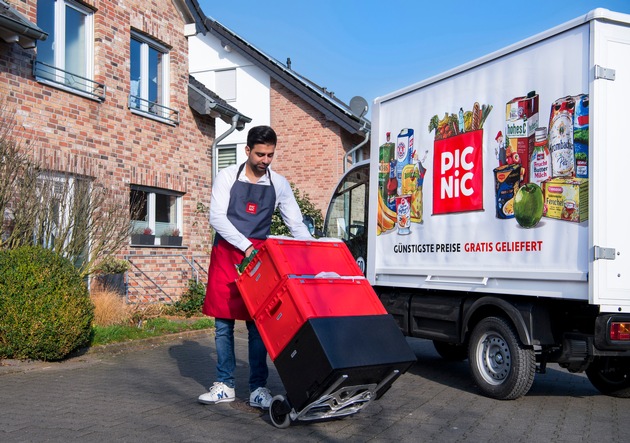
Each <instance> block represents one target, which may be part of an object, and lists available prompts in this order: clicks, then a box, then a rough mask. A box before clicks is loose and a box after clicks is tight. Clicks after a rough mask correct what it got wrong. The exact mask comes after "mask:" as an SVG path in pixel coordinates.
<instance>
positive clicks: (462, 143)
mask: <svg viewBox="0 0 630 443" xmlns="http://www.w3.org/2000/svg"><path fill="white" fill-rule="evenodd" d="M530 91H531V93H530ZM533 91H535V92H533ZM568 97H571V98H570V99H569V98H568ZM629 105H630V15H626V14H620V13H614V12H611V11H608V10H604V9H596V10H594V11H592V12H590V13H589V14H586V15H585V16H583V17H580V18H577V19H575V20H572V21H570V22H567V23H565V24H563V25H561V26H558V27H556V28H553V29H550V30H548V31H546V32H543V33H541V34H538V35H536V36H534V37H531V38H529V39H526V40H524V41H521V42H519V43H517V44H514V45H512V46H509V47H507V48H505V49H503V50H500V51H497V52H494V53H492V54H489V55H487V56H485V57H482V58H480V59H477V60H475V61H473V62H470V63H467V64H465V65H462V66H460V67H458V68H455V69H453V70H450V71H448V72H445V73H443V74H441V75H437V76H435V77H432V78H430V79H428V80H425V81H422V82H420V83H416V84H413V85H411V86H409V87H406V88H403V89H401V90H398V91H395V92H393V93H391V94H388V95H385V96H383V97H379V98H377V99H376V100H375V101H374V105H373V108H372V144H371V154H370V160H369V188H368V189H366V193H365V197H362V196H361V195H360V194H361V192H358V191H357V190H358V189H360V187H358V186H356V185H354V184H353V185H351V184H350V181H354V182H356V183H360V182H361V174H360V173H359V172H360V171H362V170H363V171H367V170H366V167H367V166H366V165H365V164H364V165H358V166H357V167H356V168H355V170H350V171H349V172H348V174H347V176H346V178H345V179H342V182H341V183H340V185H339V187H338V188H337V191H336V194H335V195H334V196H333V201H332V202H331V206H330V208H329V213H328V214H327V220H326V225H327V226H326V227H325V230H326V235H329V236H341V237H344V233H345V228H346V227H348V228H349V231H348V232H349V233H348V235H347V236H346V237H344V238H345V239H346V240H348V244H349V247H350V249H351V250H352V251H353V253H354V254H355V256H357V259H358V261H359V263H360V264H362V263H365V270H366V276H367V277H368V279H369V281H370V283H371V284H372V285H373V286H374V288H375V289H376V290H377V292H378V293H379V295H380V297H381V300H382V301H383V303H384V305H385V306H386V308H387V309H388V310H389V311H390V312H391V313H392V314H393V315H394V316H395V317H397V320H398V322H399V324H400V326H401V329H402V330H403V332H405V333H406V334H407V335H412V336H417V337H423V338H429V339H433V340H434V343H436V349H438V352H440V354H442V355H443V356H445V355H450V356H455V355H458V356H462V357H463V354H462V353H461V352H459V353H449V352H448V348H446V347H445V346H444V345H445V344H446V345H452V346H453V350H455V349H456V348H461V349H460V351H461V350H462V349H467V354H466V356H467V357H468V358H469V360H470V363H471V369H472V372H473V376H474V377H475V381H476V382H477V384H478V385H480V388H481V390H482V391H483V392H484V393H485V394H487V395H489V396H492V397H495V398H502V399H511V398H516V397H518V396H520V395H524V394H525V393H526V392H527V391H528V390H529V387H530V386H531V383H532V381H533V377H534V375H533V374H534V368H533V366H532V365H534V364H535V363H534V362H537V364H538V365H539V366H538V367H537V368H536V369H538V371H539V372H544V369H545V364H546V363H547V362H550V361H557V362H559V363H560V364H561V365H563V366H564V367H567V368H568V369H569V370H571V371H584V370H586V371H587V374H588V375H589V378H590V379H591V381H593V384H595V385H596V387H598V388H599V389H600V390H601V391H602V392H605V393H610V394H612V395H618V396H630V230H629V229H628V221H627V220H628V219H629V218H630V206H629V205H628V198H627V196H628V193H627V192H626V190H625V188H626V186H627V184H626V183H625V182H626V180H627V177H628V176H629V175H630V174H628V172H627V171H628V168H627V167H626V162H625V160H626V158H627V157H628V153H629V152H630V143H629V142H628V136H627V132H628V131H627V128H628V127H630V117H629V115H628V114H629V113H628V109H629V108H630V106H629ZM578 107H579V108H580V110H579V111H578ZM563 112H564V113H565V114H563V115H559V114H561V113H563ZM567 116H569V117H568V118H569V120H567ZM578 116H579V117H580V118H579V119H578ZM567 121H568V122H570V123H569V124H566V123H567ZM563 122H564V123H563ZM578 123H579V124H578ZM585 123H586V126H584V124H585ZM449 125H450V126H449ZM571 125H572V126H571ZM542 127H545V128H547V132H548V136H547V137H546V138H543V137H541V138H539V141H538V142H535V137H534V135H535V130H536V129H537V128H542ZM585 127H587V128H588V130H587V131H588V136H587V137H586V138H585V136H584V134H585V132H584V130H583V129H584V128H585ZM410 130H412V131H410ZM410 133H413V139H412V141H411V140H410ZM578 133H579V134H581V135H580V136H579V137H581V139H580V140H579V143H581V145H579V146H578V144H579V143H578ZM534 143H536V144H534ZM392 144H393V145H392ZM545 144H546V145H547V148H548V150H547V151H545V148H544V145H545ZM585 144H587V145H588V146H587V147H586V148H585V147H584V145H585ZM578 147H579V150H580V152H581V153H580V154H579V156H578V154H577V152H578ZM567 148H569V149H570V151H566V149H567ZM522 149H525V151H523V150H522ZM563 149H564V151H563ZM584 149H586V150H584ZM534 150H535V151H536V152H538V153H541V152H545V155H544V156H543V157H539V158H542V159H543V160H544V161H548V162H549V163H550V164H551V165H552V169H551V170H550V171H551V174H550V175H549V180H546V181H543V179H544V178H545V174H546V173H543V174H542V179H540V177H541V176H540V175H538V174H539V173H538V171H536V172H535V173H534V172H532V171H533V168H538V166H539V165H540V164H539V163H537V164H536V165H535V166H532V164H531V161H532V160H533V159H534V158H536V155H534V156H532V154H533V152H534ZM566 152H570V153H571V157H570V158H568V159H567V157H566ZM515 154H518V155H515ZM392 157H393V159H392ZM388 158H389V159H388ZM545 159H546V160H545ZM569 162H572V164H571V165H569V166H567V164H568V163H569ZM407 164H409V166H407ZM519 164H520V167H519ZM404 166H407V168H406V169H405V168H404ZM361 168H362V169H361ZM392 171H393V172H392ZM414 171H415V172H414ZM510 171H511V172H510ZM514 171H517V172H514ZM514 174H516V176H515V175H514ZM565 174H566V175H567V176H564V175H565ZM363 175H366V172H364V173H363ZM576 175H577V176H578V177H577V178H578V180H575V178H576V177H575V176H576ZM506 177H507V178H506ZM510 177H511V178H510ZM394 179H395V180H394ZM567 179H568V180H569V184H568V185H566V184H562V185H558V183H561V182H562V183H564V182H563V180H565V181H566V180H567ZM504 180H507V181H504ZM558 180H560V181H558ZM514 181H515V182H516V183H515V185H514V187H513V188H512V187H510V186H511V185H506V183H508V184H509V183H512V182H514ZM367 182H368V181H367V178H366V180H365V184H366V186H367ZM530 182H535V183H536V184H535V185H528V186H525V185H527V184H528V183H530ZM506 186H507V187H506ZM521 188H522V190H521ZM536 188H538V190H540V192H541V194H537V192H538V191H537V190H536ZM506 189H507V191H506ZM349 190H350V191H351V190H354V191H353V192H354V193H355V194H356V195H358V196H359V198H358V200H357V198H355V197H350V196H349V194H348V191H349ZM525 190H529V191H531V196H529V197H528V196H523V195H524V194H525V192H524V191H525ZM344 195H345V196H344ZM536 195H541V197H540V198H541V199H542V201H543V202H544V206H541V205H539V204H537V203H532V202H534V201H538V202H539V201H540V199H539V200H536V199H535V196H536ZM532 196H534V197H532ZM341 197H343V199H342V198H341ZM351 200H352V201H354V202H353V203H349V202H350V201H351ZM362 200H365V201H366V202H367V205H368V206H369V210H368V212H367V214H366V217H365V220H364V221H365V225H366V226H367V228H366V229H364V231H365V237H366V238H367V249H365V247H361V248H357V241H358V239H359V238H360V237H362V236H361V235H360V234H361V233H362V232H363V229H361V228H360V227H361V220H360V219H361V217H360V216H359V212H360V211H359V210H358V207H359V206H360V204H364V203H365V202H363V203H362ZM526 201H527V202H528V203H527V204H526V203H525V202H526ZM586 206H587V207H586ZM384 207H386V209H383V208H384ZM532 208H533V209H532ZM388 209H389V210H388ZM543 209H544V212H545V214H544V215H543V216H542V217H540V215H541V213H542V212H540V213H539V210H540V211H543ZM342 218H345V219H344V220H341V219H342ZM409 219H410V220H411V221H410V222H409ZM353 226H354V229H355V232H354V233H352V232H350V231H351V230H352V227H353ZM357 226H358V227H359V229H358V231H357ZM366 251H367V252H366ZM490 317H492V319H491V320H488V318H490ZM497 318H498V320H497ZM613 324H614V326H611V325H613ZM611 328H616V329H615V331H616V332H614V333H613V332H611V331H612V329H611ZM510 331H512V332H510ZM620 331H621V332H620ZM510 334H512V335H514V336H515V337H516V338H515V340H511V339H510V338H509V336H510ZM617 340H618V341H617ZM492 343H501V344H505V343H507V345H506V346H505V347H503V349H508V348H509V349H510V350H511V353H510V352H507V353H506V354H507V355H503V354H502V353H501V351H500V350H499V351H498V352H497V350H496V349H495V350H493V346H492ZM508 357H509V358H511V364H510V365H507V366H502V365H503V363H504V360H505V359H507V358H508ZM491 361H492V362H493V363H488V362H491ZM495 361H496V365H495V363H494V362H495ZM517 362H518V364H517ZM495 366H496V367H495ZM517 366H518V367H517ZM514 367H517V368H516V369H515V368H514ZM589 367H591V368H592V369H591V370H590V372H589V370H588V369H587V368H589ZM514 373H516V374H514ZM611 374H614V375H611ZM615 377H617V378H616V379H615ZM506 385H507V386H506Z"/></svg>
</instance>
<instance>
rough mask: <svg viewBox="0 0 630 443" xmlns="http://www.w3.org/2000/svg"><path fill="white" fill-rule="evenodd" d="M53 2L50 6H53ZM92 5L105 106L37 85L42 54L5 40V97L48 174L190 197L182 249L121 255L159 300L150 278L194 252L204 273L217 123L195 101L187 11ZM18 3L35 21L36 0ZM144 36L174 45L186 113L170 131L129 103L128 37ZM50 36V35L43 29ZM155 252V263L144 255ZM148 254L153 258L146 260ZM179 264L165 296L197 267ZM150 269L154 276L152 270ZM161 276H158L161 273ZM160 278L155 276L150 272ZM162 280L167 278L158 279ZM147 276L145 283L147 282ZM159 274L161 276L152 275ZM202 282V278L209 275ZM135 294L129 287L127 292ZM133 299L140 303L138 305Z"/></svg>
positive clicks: (0, 76) (144, 4)
mask: <svg viewBox="0 0 630 443" xmlns="http://www.w3.org/2000/svg"><path fill="white" fill-rule="evenodd" d="M51 1H52V0H51ZM83 3H84V4H87V5H89V6H90V7H92V8H93V9H94V11H95V12H94V80H95V81H97V82H100V83H104V84H105V85H106V88H107V89H106V98H105V101H104V102H99V101H95V100H91V99H88V98H85V97H82V96H80V95H76V94H73V93H72V92H68V91H64V90H61V89H56V88H54V87H51V86H47V85H45V84H42V83H39V82H37V81H36V80H35V78H34V76H33V67H32V62H33V60H35V59H36V50H24V49H22V48H20V47H19V46H18V45H16V44H7V43H4V42H1V41H0V95H1V96H2V97H4V98H5V105H6V107H7V108H8V109H14V110H15V111H16V112H17V114H16V119H17V123H18V125H17V126H18V129H19V130H21V131H22V137H23V138H24V139H25V140H26V139H28V140H30V141H31V143H30V145H31V146H34V148H35V149H36V151H37V153H38V154H37V155H38V157H39V159H40V160H41V161H42V162H43V163H44V165H45V166H46V167H47V168H50V169H52V170H56V171H63V172H71V173H74V174H79V175H83V176H88V177H91V178H93V179H94V180H98V181H101V182H102V183H104V184H106V186H107V187H108V188H109V189H111V192H112V193H116V194H120V193H123V194H128V193H129V189H130V185H143V186H150V187H155V188H163V189H168V190H172V191H178V192H181V193H183V194H184V195H183V232H182V234H183V237H184V242H183V243H184V246H185V247H184V248H182V249H178V250H173V249H167V248H160V247H149V248H147V247H134V246H129V247H128V248H126V250H124V251H123V254H124V255H129V256H131V261H132V263H133V264H134V265H137V267H134V269H132V270H131V271H130V272H129V283H130V286H131V287H133V285H134V284H135V283H134V282H136V283H137V286H143V287H146V290H144V291H140V292H133V291H130V294H137V297H135V300H144V299H145V296H147V297H148V299H149V300H155V293H156V291H155V289H154V288H151V285H150V284H147V283H146V281H147V280H155V281H157V280H159V279H163V274H159V270H160V269H169V270H172V266H173V264H174V263H172V262H173V258H168V259H166V258H165V259H164V260H165V261H167V262H168V263H169V264H168V265H167V264H165V263H163V262H162V261H160V260H159V259H158V258H156V255H162V254H167V253H169V254H173V253H174V252H176V253H177V254H178V256H179V255H181V256H183V257H186V258H187V260H188V261H189V262H191V261H192V256H196V259H195V260H196V261H199V262H203V265H202V266H201V267H202V268H203V267H207V263H208V257H207V254H208V251H209V248H210V238H209V237H210V230H209V226H208V221H207V214H204V213H200V212H199V211H198V210H197V209H198V204H199V203H201V204H202V205H203V206H205V207H206V208H207V207H208V206H209V202H210V187H211V184H210V178H211V174H210V171H211V158H210V151H211V150H210V147H211V145H212V142H213V139H214V133H215V130H214V120H213V119H211V118H209V117H207V116H200V115H198V114H196V113H194V112H193V111H192V110H191V108H190V107H189V105H188V43H187V40H186V37H185V36H184V33H183V29H184V20H183V19H182V14H181V13H180V12H179V11H178V10H177V9H176V7H175V6H174V5H175V3H176V2H173V1H157V0H153V1H147V0H121V1H111V0H91V1H87V2H83ZM11 4H12V6H14V7H15V8H16V9H17V10H18V11H20V12H22V13H23V14H25V15H26V16H27V18H28V19H29V20H30V21H32V22H33V23H37V11H36V8H37V0H12V1H11ZM131 29H134V30H137V31H140V32H143V33H145V34H146V35H148V36H150V37H151V38H154V39H155V40H157V41H159V42H161V43H163V44H164V45H166V46H167V47H168V48H170V51H169V55H170V65H169V68H170V104H169V107H170V108H172V109H175V110H177V111H179V124H178V125H169V124H165V123H163V122H159V121H156V120H153V119H150V118H147V117H144V116H140V115H136V114H133V113H132V112H131V111H130V110H129V109H128V107H127V103H128V96H129V93H130V81H129V78H130V71H129V69H130V63H129V58H130V31H131ZM45 31H47V30H45ZM149 255H150V256H152V258H151V261H152V263H151V265H150V267H148V266H147V265H146V264H145V263H143V261H146V259H143V258H141V257H140V256H149ZM147 258H148V257H147ZM178 263H179V266H181V268H179V269H178V272H176V273H175V274H176V275H175V276H171V277H170V281H169V286H171V287H175V286H177V284H176V282H175V281H174V279H179V280H181V281H182V282H183V284H182V285H180V288H179V289H177V290H176V291H174V292H172V293H171V294H168V296H166V295H165V294H162V295H158V298H161V299H168V298H169V297H171V296H178V295H180V294H181V292H182V290H181V288H183V287H184V286H185V282H186V280H187V279H188V278H190V277H192V276H193V275H192V273H193V272H192V270H191V267H190V266H189V265H188V264H187V263H186V261H185V260H183V259H182V258H180V259H179V261H178ZM148 269H151V271H152V273H150V274H145V271H147V270H148ZM156 272H157V273H156ZM153 274H154V275H153ZM160 275H161V276H160ZM147 276H150V277H151V278H149V279H147V278H145V277H147ZM154 277H155V278H154ZM204 278H205V277H204ZM130 289H132V288H130ZM131 301H134V298H132V299H131Z"/></svg>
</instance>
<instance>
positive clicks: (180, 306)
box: [173, 279, 206, 317]
mask: <svg viewBox="0 0 630 443" xmlns="http://www.w3.org/2000/svg"><path fill="white" fill-rule="evenodd" d="M205 297H206V285H204V284H203V283H200V282H197V281H195V280H192V279H191V280H188V289H187V290H186V292H184V293H183V294H182V296H181V298H180V299H179V300H177V301H176V302H175V303H174V304H173V310H174V311H175V312H181V313H183V314H185V315H186V317H192V316H193V315H195V314H200V313H201V308H202V307H203V300H204V298H205Z"/></svg>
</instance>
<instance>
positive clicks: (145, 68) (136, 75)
mask: <svg viewBox="0 0 630 443" xmlns="http://www.w3.org/2000/svg"><path fill="white" fill-rule="evenodd" d="M130 54H131V60H130V66H131V72H130V88H131V92H130V96H129V108H130V109H131V110H132V111H134V110H135V111H140V112H143V113H147V114H149V115H154V116H157V117H161V118H166V119H172V115H171V113H172V110H171V109H168V105H169V100H168V99H169V94H170V92H169V70H168V65H169V54H168V48H166V47H165V46H164V45H161V44H160V43H158V42H156V41H155V40H152V39H150V38H149V37H147V36H144V35H142V34H140V33H138V32H135V31H131V48H130Z"/></svg>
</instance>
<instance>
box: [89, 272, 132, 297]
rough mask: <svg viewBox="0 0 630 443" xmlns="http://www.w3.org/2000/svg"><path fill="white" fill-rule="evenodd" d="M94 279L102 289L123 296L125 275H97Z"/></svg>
mask: <svg viewBox="0 0 630 443" xmlns="http://www.w3.org/2000/svg"><path fill="white" fill-rule="evenodd" d="M96 279H97V281H98V282H99V283H100V284H101V286H102V287H103V289H106V290H109V291H113V292H115V293H117V294H119V295H125V274H99V275H97V276H96Z"/></svg>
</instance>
